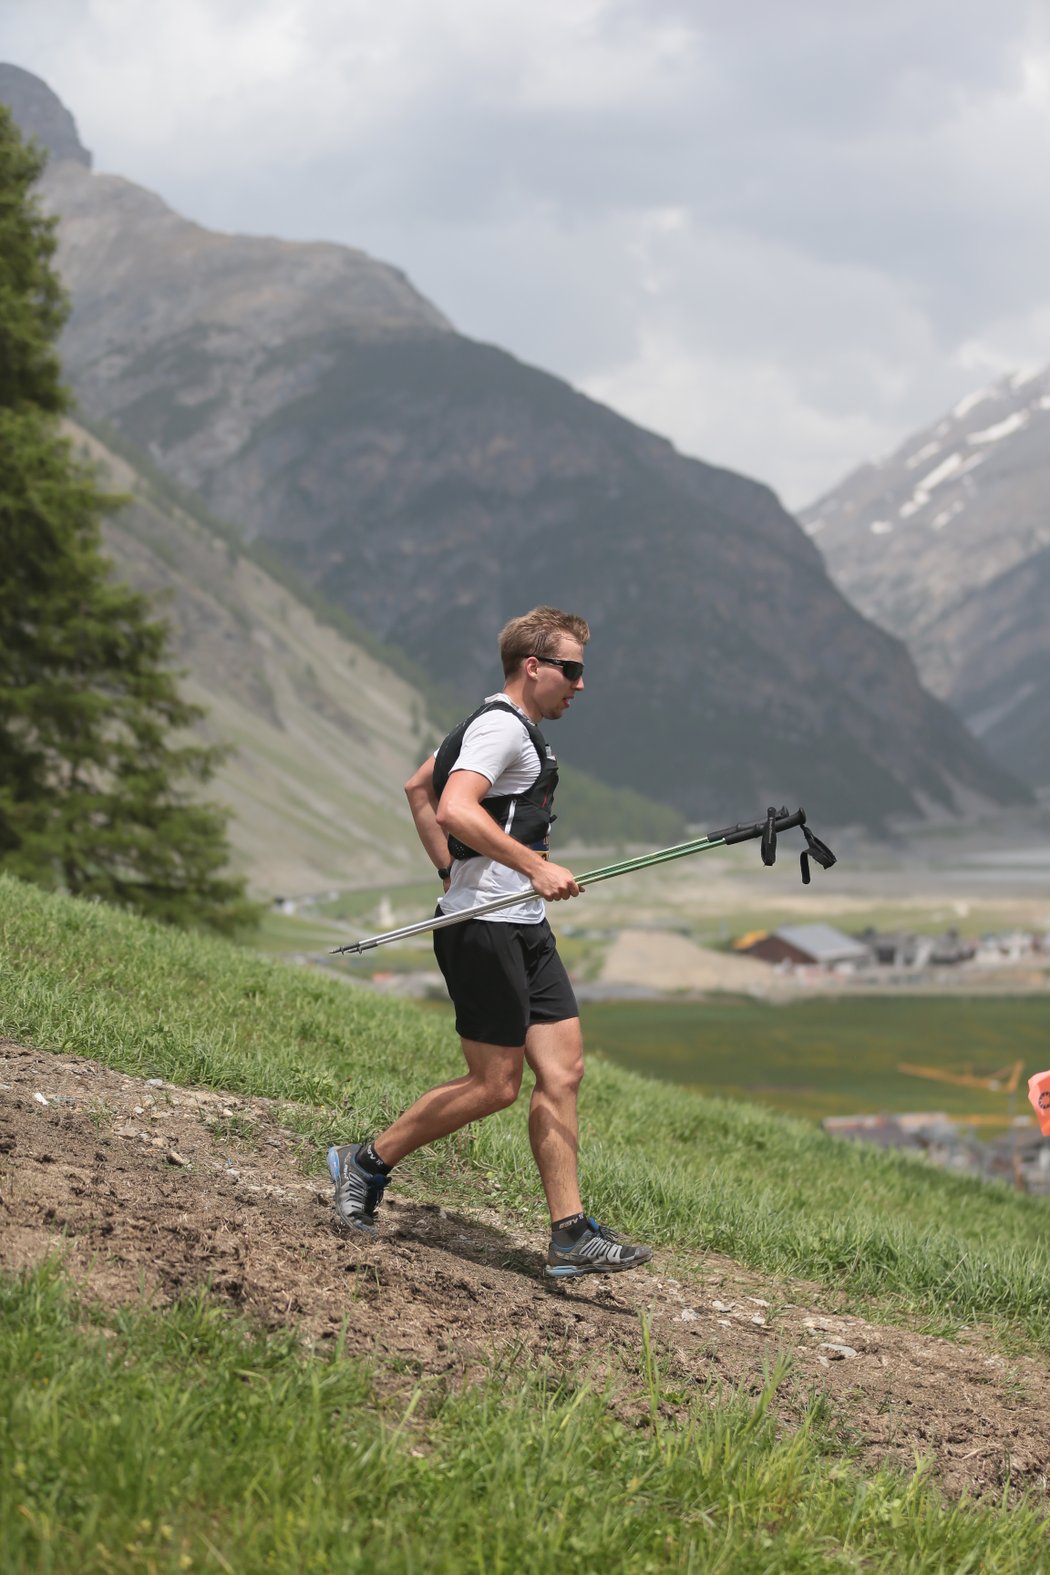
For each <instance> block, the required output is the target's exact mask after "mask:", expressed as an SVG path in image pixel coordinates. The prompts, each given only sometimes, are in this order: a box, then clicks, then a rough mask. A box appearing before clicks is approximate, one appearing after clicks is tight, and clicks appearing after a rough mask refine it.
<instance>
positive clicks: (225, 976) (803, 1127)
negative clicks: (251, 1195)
mask: <svg viewBox="0 0 1050 1575" xmlns="http://www.w3.org/2000/svg"><path fill="white" fill-rule="evenodd" d="M913 1004H914V1003H913ZM0 1026H2V1028H3V1031H4V1032H5V1033H7V1034H9V1035H10V1036H11V1037H12V1038H15V1039H18V1040H21V1041H22V1042H24V1043H29V1044H35V1045H37V1046H40V1047H41V1048H44V1049H53V1050H65V1051H73V1052H75V1053H77V1054H80V1055H85V1056H92V1057H95V1058H96V1059H98V1060H100V1061H102V1062H104V1063H105V1064H107V1065H109V1066H112V1067H115V1068H117V1069H119V1070H121V1071H124V1072H129V1073H132V1074H135V1075H138V1076H142V1077H164V1078H167V1079H170V1080H171V1081H172V1082H176V1083H198V1084H205V1085H208V1086H210V1087H213V1088H218V1089H227V1090H229V1091H231V1092H234V1093H242V1094H249V1095H252V1094H255V1095H266V1096H269V1097H271V1098H275V1099H278V1100H282V1101H288V1102H289V1103H290V1104H292V1105H293V1106H294V1107H295V1108H293V1109H291V1110H289V1112H288V1115H287V1121H288V1124H289V1125H292V1126H295V1127H296V1128H297V1129H298V1130H299V1131H300V1132H301V1133H302V1134H303V1136H304V1137H305V1138H306V1139H307V1140H308V1142H309V1143H311V1144H313V1145H315V1149H316V1153H317V1161H316V1169H317V1172H318V1174H320V1173H321V1172H322V1171H323V1164H324V1161H323V1151H324V1147H325V1145H326V1144H327V1143H328V1142H329V1141H331V1139H332V1137H333V1135H344V1136H352V1135H355V1134H366V1133H368V1132H374V1131H377V1130H379V1129H381V1128H382V1127H383V1126H385V1125H387V1124H388V1122H389V1121H390V1120H391V1119H392V1118H393V1117H394V1116H395V1115H396V1114H398V1113H399V1111H400V1110H401V1109H402V1108H403V1107H404V1106H405V1104H407V1103H408V1102H409V1101H410V1100H411V1099H412V1098H414V1097H415V1096H416V1095H417V1094H418V1093H420V1092H422V1091H423V1089H425V1088H427V1087H428V1086H430V1085H431V1084H432V1083H435V1082H438V1081H443V1080H445V1079H447V1078H449V1077H453V1076H458V1075H459V1071H460V1062H459V1050H458V1044H457V1042H456V1041H455V1039H454V1036H453V1033H452V1029H451V1024H450V1021H449V1014H448V1013H447V1012H436V1011H433V1010H429V1011H428V1010H425V1009H422V1008H420V1007H417V1006H415V1005H414V1004H412V1003H410V1002H407V1001H399V1000H396V999H388V998H384V997H381V996H379V995H377V994H375V993H373V992H371V991H367V990H360V989H348V988H347V987H346V986H345V985H343V984H340V983H339V982H338V981H335V980H332V979H329V978H327V977H325V976H324V975H323V974H322V973H321V972H320V971H303V970H298V969H294V968H291V967H288V966H286V965H281V964H278V963H273V962H270V961H267V960H266V959H264V958H260V957H256V956H253V955H252V954H251V953H248V952H245V951H243V950H240V949H238V948H237V947H235V946H232V945H229V944H228V943H225V942H222V941H219V940H214V939H210V938H208V937H204V936H199V935H193V934H187V933H183V932H177V931H171V930H165V929H162V928H160V927H159V926H156V925H152V924H148V923H144V922H142V921H141V920H137V919H135V918H132V917H131V916H129V915H122V914H119V913H115V912H113V911H112V910H110V909H107V908H104V907H102V906H98V905H91V904H86V903H78V902H72V901H69V900H68V899H63V898H61V897H55V896H49V895H47V894H44V893H42V892H39V891H36V890H35V889H33V888H30V887H27V886H24V885H22V884H21V883H19V882H16V881H12V880H10V879H7V878H0ZM839 1075H841V1076H842V1077H843V1078H845V1079H848V1078H849V1077H851V1075H852V1073H851V1070H850V1065H849V1054H848V1053H846V1054H844V1056H843V1059H842V1063H841V1066H840V1069H839ZM640 1137H641V1139H642V1140H643V1141H642V1142H641V1143H640V1142H639V1138H640ZM581 1152H582V1156H583V1171H582V1174H583V1183H584V1188H585V1197H586V1199H587V1202H588V1206H589V1207H590V1208H591V1209H592V1210H593V1211H594V1212H596V1213H598V1214H604V1215H606V1216H609V1217H611V1218H614V1219H615V1220H617V1222H619V1223H622V1224H623V1225H624V1226H625V1227H626V1228H627V1229H628V1230H631V1231H634V1232H637V1233H638V1234H639V1235H640V1236H642V1237H643V1238H644V1239H650V1240H652V1241H654V1242H656V1243H658V1244H665V1245H672V1244H673V1245H677V1246H681V1247H683V1248H688V1249H696V1250H705V1249H714V1250H717V1251H719V1252H725V1253H728V1254H729V1255H731V1256H732V1257H735V1258H737V1259H739V1260H741V1261H742V1262H744V1263H747V1264H749V1265H751V1266H753V1267H755V1268H757V1269H760V1270H762V1271H764V1272H769V1273H782V1274H790V1275H799V1276H803V1277H806V1278H811V1279H814V1280H819V1281H821V1282H822V1283H824V1284H829V1285H835V1286H836V1287H838V1288H839V1289H841V1290H843V1291H845V1292H847V1293H851V1294H853V1295H855V1296H862V1297H864V1298H866V1299H867V1300H868V1301H869V1302H870V1301H872V1300H874V1301H875V1302H878V1303H881V1304H882V1305H883V1306H884V1307H886V1308H889V1307H891V1306H893V1307H896V1308H899V1309H902V1310H904V1311H907V1312H908V1313H910V1314H912V1315H917V1316H919V1317H921V1318H925V1319H929V1320H934V1321H936V1323H937V1326H938V1327H943V1326H944V1324H945V1321H950V1320H951V1319H955V1320H956V1321H957V1322H958V1323H961V1324H972V1323H979V1322H993V1323H997V1324H999V1325H1001V1326H1002V1327H1003V1328H1004V1330H1008V1331H1010V1332H1011V1333H1012V1334H1013V1335H1015V1336H1017V1337H1020V1338H1024V1339H1026V1340H1029V1341H1035V1342H1043V1343H1045V1342H1047V1341H1048V1340H1050V1208H1048V1207H1047V1203H1046V1201H1045V1200H1044V1199H1040V1198H1031V1197H1024V1196H1021V1195H1019V1194H1016V1193H1014V1192H1013V1191H1011V1190H1010V1189H1009V1188H1007V1187H1006V1186H1005V1185H1001V1184H988V1183H985V1182H981V1181H977V1180H974V1179H972V1178H969V1177H963V1176H956V1175H952V1174H949V1173H946V1172H942V1171H937V1170H935V1169H933V1168H932V1167H930V1166H928V1165H926V1164H925V1163H924V1162H923V1161H921V1160H918V1159H915V1158H913V1157H911V1156H909V1155H901V1154H896V1153H886V1152H875V1151H872V1150H870V1149H867V1148H863V1147H858V1146H855V1145H849V1144H845V1143H842V1142H838V1141H836V1140H835V1139H833V1138H829V1137H827V1136H825V1135H824V1134H823V1133H821V1132H820V1131H818V1130H815V1129H814V1128H813V1126H812V1125H810V1124H809V1123H807V1122H803V1121H800V1120H794V1119H792V1118H790V1117H787V1116H784V1115H778V1114H775V1113H772V1112H770V1111H768V1110H766V1109H764V1108H762V1107H761V1106H760V1105H757V1104H754V1103H743V1102H731V1101H728V1100H723V1099H705V1098H701V1097H699V1096H697V1095H695V1094H690V1093H686V1092H683V1091H682V1090H681V1089H678V1088H675V1087H671V1086H669V1085H666V1084H662V1083H659V1082H657V1081H656V1080H654V1079H652V1078H647V1077H641V1076H638V1075H635V1074H632V1073H630V1072H628V1071H625V1070H623V1069H621V1068H619V1067H616V1066H613V1065H610V1064H609V1063H607V1062H604V1061H602V1060H601V1059H597V1060H595V1061H594V1062H592V1064H591V1067H590V1070H589V1073H588V1077H587V1079H586V1081H585V1083H584V1089H583V1095H582V1100H581ZM479 1173H486V1174H491V1175H494V1176H495V1177H497V1178H498V1180H499V1182H500V1187H501V1196H502V1197H503V1199H504V1201H505V1204H506V1206H507V1208H508V1210H510V1211H512V1212H513V1213H514V1214H515V1215H516V1217H517V1218H518V1219H519V1220H520V1221H523V1222H532V1223H534V1224H535V1227H536V1230H537V1234H538V1235H539V1234H540V1233H541V1232H542V1228H543V1220H544V1215H543V1212H542V1198H541V1194H540V1191H539V1186H538V1181H537V1178H536V1174H535V1169H534V1166H533V1163H532V1158H531V1155H530V1152H529V1147H528V1141H527V1135H526V1131H525V1122H524V1119H523V1112H522V1110H521V1108H520V1106H515V1107H513V1108H512V1109H511V1110H509V1111H506V1112H503V1113H502V1114H500V1115H498V1116H495V1117H492V1118H490V1119H489V1120H488V1121H485V1122H482V1123H480V1124H479V1125H478V1126H477V1127H475V1128H473V1129H471V1130H470V1131H469V1132H468V1133H467V1134H461V1135H460V1136H459V1137H457V1138H456V1139H454V1140H449V1141H447V1142H445V1143H443V1144H438V1145H436V1146H434V1147H433V1148H431V1149H427V1150H424V1151H421V1152H420V1153H419V1154H418V1155H415V1156H413V1157H412V1159H411V1160H410V1161H409V1163H408V1164H407V1165H406V1166H405V1167H403V1169H402V1170H400V1171H399V1172H398V1179H399V1185H400V1187H401V1189H402V1190H403V1191H404V1190H406V1189H412V1188H415V1189H417V1190H418V1191H419V1192H420V1193H421V1194H426V1195H428V1196H445V1197H449V1196H451V1195H454V1194H456V1193H457V1189H458V1195H459V1196H461V1197H462V1198H464V1199H469V1198H470V1197H471V1196H473V1195H474V1187H475V1185H476V1178H477V1177H478V1175H479Z"/></svg>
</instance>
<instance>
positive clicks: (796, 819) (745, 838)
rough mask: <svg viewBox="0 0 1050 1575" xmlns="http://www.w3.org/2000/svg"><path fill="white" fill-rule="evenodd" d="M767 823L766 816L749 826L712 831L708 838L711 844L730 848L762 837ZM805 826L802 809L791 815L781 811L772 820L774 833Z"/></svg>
mask: <svg viewBox="0 0 1050 1575" xmlns="http://www.w3.org/2000/svg"><path fill="white" fill-rule="evenodd" d="M768 823H769V817H768V816H767V817H766V819H765V820H754V821H752V822H751V823H750V824H749V825H748V824H742V825H739V826H727V827H726V828H725V830H724V831H712V832H711V833H710V838H711V841H712V842H717V841H722V842H724V843H725V844H726V846H727V847H732V846H733V844H734V843H735V842H750V841H751V840H752V838H754V837H762V836H764V835H765V833H766V827H767V825H768ZM805 824H806V811H805V810H804V809H796V811H795V813H794V814H793V815H789V814H788V812H787V810H786V809H782V810H781V811H780V814H779V815H777V816H775V818H774V820H773V830H774V832H781V831H790V830H791V829H792V827H794V826H804V825H805Z"/></svg>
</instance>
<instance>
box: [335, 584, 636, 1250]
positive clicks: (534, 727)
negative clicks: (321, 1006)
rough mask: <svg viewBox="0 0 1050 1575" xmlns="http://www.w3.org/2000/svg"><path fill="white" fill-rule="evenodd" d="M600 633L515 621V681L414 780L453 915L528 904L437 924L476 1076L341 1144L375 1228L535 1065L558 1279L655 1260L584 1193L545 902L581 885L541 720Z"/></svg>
mask: <svg viewBox="0 0 1050 1575" xmlns="http://www.w3.org/2000/svg"><path fill="white" fill-rule="evenodd" d="M589 639H590V630H589V629H588V627H587V624H586V623H585V622H584V620H583V619H582V618H580V617H578V616H577V615H576V614H574V613H564V612H560V611H559V610H558V609H557V608H555V607H536V608H534V609H533V610H532V612H529V613H525V614H524V616H523V617H520V618H513V619H511V621H510V623H508V624H507V626H506V628H505V629H504V630H503V632H502V633H501V635H500V638H499V648H500V657H501V660H502V663H503V672H504V680H505V681H504V686H503V689H502V691H501V692H500V693H499V694H496V695H489V696H488V698H487V699H486V701H485V702H484V704H483V705H482V706H481V707H480V708H479V710H478V711H476V712H475V713H474V715H473V716H471V717H468V718H467V720H466V721H465V722H463V723H460V725H459V727H457V728H454V729H453V730H452V732H451V733H450V734H449V735H448V737H447V738H446V739H445V741H444V743H442V745H441V747H440V748H439V749H438V751H437V754H436V755H433V756H431V758H430V759H429V760H427V761H425V762H424V764H423V765H422V766H420V768H419V770H418V771H417V772H416V773H415V775H414V776H413V777H412V778H411V779H410V780H409V781H408V782H407V783H406V784H405V792H406V794H407V796H408V802H409V805H410V807H411V810H412V817H413V819H414V821H415V825H416V830H417V832H418V833H419V838H420V841H421V842H422V844H423V846H424V848H425V849H426V851H427V853H428V854H429V856H430V859H431V861H432V863H433V864H434V866H435V868H436V869H437V872H438V874H439V876H440V877H441V879H442V881H443V884H444V893H445V894H444V896H443V898H442V900H441V902H440V904H439V907H438V911H439V912H440V913H461V912H464V911H465V910H467V909H470V908H475V907H477V906H479V905H480V904H481V903H484V902H489V901H492V900H494V899H495V898H497V897H502V896H504V895H512V894H514V893H516V892H520V893H521V894H522V900H521V902H520V903H516V904H514V905H512V906H509V907H506V908H502V909H500V910H499V912H497V913H492V914H489V915H487V916H486V917H485V918H482V919H465V920H463V921H462V922H461V923H459V924H454V925H448V926H447V927H446V928H444V929H440V930H435V932H434V951H435V954H436V956H437V960H438V965H439V966H440V968H441V971H442V974H443V975H444V978H445V983H446V984H447V986H448V992H449V995H450V997H451V999H452V1001H453V1004H454V1005H455V1008H456V1031H457V1033H458V1034H459V1036H460V1039H461V1041H462V1045H463V1056H464V1059H465V1060H466V1063H467V1072H466V1075H465V1076H463V1077H458V1078H455V1079H454V1080H453V1081H452V1082H450V1083H443V1084H441V1085H440V1086H439V1087H437V1088H432V1089H431V1090H430V1091H429V1092H428V1093H426V1094H424V1095H423V1096H422V1098H420V1099H417V1100H416V1102H415V1104H414V1105H412V1106H411V1107H410V1108H409V1109H408V1110H406V1111H405V1113H404V1114H403V1115H402V1116H399V1117H398V1119H397V1120H396V1121H395V1122H394V1124H393V1125H392V1126H390V1127H388V1128H387V1129H386V1131H385V1132H380V1133H377V1134H376V1136H375V1137H374V1138H372V1139H371V1141H369V1142H367V1143H359V1144H346V1145H342V1146H339V1147H333V1148H330V1149H329V1150H328V1167H329V1170H330V1171H331V1174H332V1179H333V1181H334V1182H335V1208H336V1212H337V1214H338V1215H339V1217H340V1219H341V1220H343V1221H344V1222H345V1223H346V1224H348V1225H352V1226H355V1227H357V1228H358V1229H362V1230H369V1231H370V1230H373V1229H374V1226H375V1211H376V1208H377V1206H378V1204H379V1201H380V1199H381V1198H382V1195H383V1189H384V1187H385V1185H386V1181H387V1177H388V1176H389V1174H390V1172H391V1170H392V1169H393V1167H394V1166H395V1165H396V1164H397V1163H398V1162H399V1161H400V1160H402V1159H404V1158H405V1156H406V1155H408V1154H411V1153H413V1152H414V1151H415V1150H416V1149H419V1148H422V1147H423V1146H424V1145H425V1144H427V1143H433V1142H435V1141H436V1139H438V1138H442V1137H447V1136H448V1134H449V1133H451V1132H458V1131H459V1129H460V1128H461V1127H464V1126H466V1125H467V1123H468V1122H471V1121H480V1120H481V1119H482V1118H483V1117H485V1116H488V1115H491V1114H492V1113H493V1112H494V1111H496V1110H503V1109H505V1108H506V1107H507V1106H508V1105H511V1104H513V1103H514V1101H515V1100H516V1099H517V1097H518V1093H519V1090H520V1088H521V1078H522V1071H523V1068H524V1064H525V1062H526V1061H527V1062H528V1064H529V1067H530V1068H531V1070H532V1072H533V1074H534V1075H535V1079H536V1084H535V1088H534V1090H533V1094H532V1100H531V1103H530V1107H529V1142H530V1144H531V1146H532V1152H533V1156H534V1158H535V1160H536V1165H537V1167H538V1169H539V1173H540V1180H541V1181H542V1183H543V1190H544V1193H545V1194H546V1198H547V1204H548V1207H549V1209H550V1216H551V1241H550V1248H549V1251H548V1254H547V1265H546V1273H547V1275H549V1276H550V1277H551V1278H552V1279H569V1278H573V1277H575V1276H576V1275H580V1274H593V1273H609V1272H613V1271H617V1270H622V1269H633V1268H636V1267H637V1266H638V1265H639V1264H642V1263H647V1262H648V1261H649V1259H650V1258H651V1257H652V1250H651V1248H649V1247H640V1246H631V1245H629V1244H628V1243H627V1242H625V1241H623V1240H622V1239H621V1238H620V1237H619V1236H617V1235H616V1234H615V1232H613V1231H611V1230H608V1229H607V1228H606V1227H605V1226H603V1225H599V1224H598V1223H597V1221H596V1220H594V1219H592V1218H591V1217H590V1215H588V1214H587V1213H586V1212H585V1211H584V1208H583V1204H582V1202H581V1200H580V1192H579V1183H578V1179H577V1167H576V1149H577V1132H578V1126H577V1116H576V1096H577V1092H578V1090H579V1086H580V1080H581V1078H582V1077H583V1045H582V1039H581V1035H580V1020H579V1011H578V1009H577V1005H576V997H575V995H574V994H573V989H572V985H571V984H570V982H569V978H568V975H567V974H566V972H565V967H564V964H563V963H562V960H561V958H560V957H559V956H558V952H557V948H556V946H555V942H554V937H553V935H552V934H551V930H550V926H549V924H548V923H547V920H546V917H545V914H544V908H543V902H542V901H541V900H540V899H542V898H546V899H548V900H549V901H553V902H560V901H562V900H564V899H565V898H567V897H576V896H578V895H579V891H580V888H579V886H578V885H577V884H576V881H575V879H574V878H573V876H572V873H571V871H569V870H567V869H564V868H562V866H561V865H559V864H554V863H552V862H551V861H550V859H549V857H548V833H549V830H550V822H551V820H552V819H553V813H552V810H551V803H552V800H553V794H554V788H555V786H556V784H557V780H558V773H557V761H556V759H555V757H554V752H553V750H552V749H551V748H550V746H549V745H548V744H547V742H546V740H545V739H544V737H543V734H542V733H541V732H540V730H539V725H538V724H539V723H540V722H541V721H543V722H554V721H557V720H558V719H559V718H560V717H562V716H564V715H565V712H566V711H567V710H568V709H569V707H570V706H571V705H572V704H573V703H574V702H575V700H576V699H577V697H578V696H579V695H580V694H582V692H583V650H584V646H585V645H586V644H587V641H588V640H589ZM530 887H531V888H532V890H531V891H530ZM533 893H536V895H533Z"/></svg>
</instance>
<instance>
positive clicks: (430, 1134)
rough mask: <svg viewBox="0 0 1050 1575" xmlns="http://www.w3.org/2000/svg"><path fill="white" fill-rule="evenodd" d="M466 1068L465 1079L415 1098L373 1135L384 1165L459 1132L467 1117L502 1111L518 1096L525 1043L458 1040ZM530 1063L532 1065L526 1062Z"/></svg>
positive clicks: (454, 1081)
mask: <svg viewBox="0 0 1050 1575" xmlns="http://www.w3.org/2000/svg"><path fill="white" fill-rule="evenodd" d="M461 1043H462V1045H463V1055H464V1057H465V1058H466V1062H467V1066H468V1068H469V1071H468V1072H467V1075H466V1077H457V1078H454V1079H453V1081H452V1082H451V1083H441V1084H439V1085H438V1087H437V1088H432V1089H430V1090H429V1091H428V1092H427V1093H425V1094H423V1095H421V1096H420V1098H419V1099H417V1100H416V1102H415V1104H414V1105H410V1106H409V1108H408V1109H407V1110H406V1111H405V1113H404V1115H401V1116H398V1118H397V1120H396V1121H395V1122H394V1124H393V1126H389V1127H387V1129H386V1131H385V1132H380V1133H379V1134H378V1136H377V1137H376V1138H375V1139H374V1142H375V1148H376V1153H377V1154H379V1155H380V1156H381V1158H382V1160H383V1163H384V1164H386V1165H396V1164H397V1163H398V1161H399V1160H402V1159H404V1158H405V1156H406V1154H414V1153H415V1151H416V1149H417V1148H423V1147H424V1146H425V1145H426V1144H427V1143H434V1142H436V1141H437V1139H438V1138H443V1137H448V1135H449V1133H450V1132H458V1131H459V1129H460V1127H465V1126H466V1125H467V1123H468V1122H470V1121H480V1120H481V1119H482V1118H483V1117H484V1116H491V1115H492V1114H493V1112H494V1111H496V1110H505V1109H506V1108H507V1106H508V1105H512V1104H513V1103H514V1101H515V1100H516V1099H517V1097H518V1092H519V1090H520V1088H521V1072H522V1066H523V1063H524V1058H525V1047H524V1045H518V1046H516V1047H513V1048H508V1047H507V1046H506V1045H485V1044H479V1043H478V1041H477V1040H475V1039H463V1040H461ZM530 1065H531V1063H530Z"/></svg>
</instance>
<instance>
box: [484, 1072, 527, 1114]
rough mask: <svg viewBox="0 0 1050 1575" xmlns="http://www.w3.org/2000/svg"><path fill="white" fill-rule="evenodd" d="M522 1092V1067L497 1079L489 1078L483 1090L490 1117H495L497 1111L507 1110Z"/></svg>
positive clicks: (504, 1073)
mask: <svg viewBox="0 0 1050 1575" xmlns="http://www.w3.org/2000/svg"><path fill="white" fill-rule="evenodd" d="M520 1092H521V1068H520V1067H518V1068H517V1069H516V1070H515V1071H513V1072H503V1073H500V1074H499V1075H498V1076H495V1077H487V1078H486V1079H485V1081H484V1083H483V1084H482V1089H481V1095H482V1099H483V1100H484V1103H485V1107H486V1111H487V1113H488V1114H489V1115H494V1114H495V1112H496V1111H497V1110H506V1109H507V1108H508V1107H509V1106H510V1105H512V1104H513V1103H514V1101H515V1100H516V1099H517V1097H518V1094H519V1093H520Z"/></svg>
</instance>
